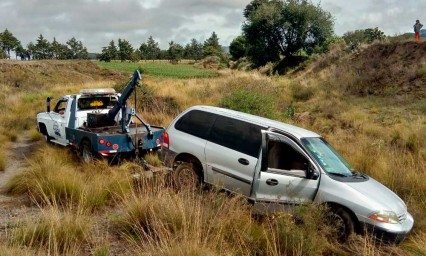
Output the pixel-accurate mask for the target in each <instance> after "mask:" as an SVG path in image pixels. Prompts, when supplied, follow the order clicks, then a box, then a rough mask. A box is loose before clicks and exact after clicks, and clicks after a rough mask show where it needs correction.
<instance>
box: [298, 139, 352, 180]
mask: <svg viewBox="0 0 426 256" xmlns="http://www.w3.org/2000/svg"><path fill="white" fill-rule="evenodd" d="M302 143H303V144H304V145H305V146H306V148H307V150H308V151H309V152H310V153H311V154H312V155H313V156H314V157H315V159H316V160H317V161H318V163H319V164H320V165H321V167H322V168H323V169H324V171H326V172H327V173H328V174H331V175H337V176H344V177H347V176H352V175H353V174H354V172H355V171H354V169H353V168H352V167H351V166H350V165H349V163H348V162H346V160H345V159H344V158H343V157H342V156H340V155H339V153H337V151H336V150H335V149H334V148H333V147H332V146H331V145H330V144H329V143H328V142H327V141H325V140H324V139H323V138H303V139H302Z"/></svg>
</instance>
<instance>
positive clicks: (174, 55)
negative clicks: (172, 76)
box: [167, 41, 184, 64]
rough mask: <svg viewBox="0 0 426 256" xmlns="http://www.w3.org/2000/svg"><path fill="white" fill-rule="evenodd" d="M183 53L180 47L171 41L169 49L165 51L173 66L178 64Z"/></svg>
mask: <svg viewBox="0 0 426 256" xmlns="http://www.w3.org/2000/svg"><path fill="white" fill-rule="evenodd" d="M183 51H184V49H183V47H182V45H180V44H177V43H175V42H173V41H171V42H170V43H169V49H168V50H167V53H168V55H169V61H170V62H171V63H174V64H176V63H178V62H179V61H180V60H181V59H182V56H183Z"/></svg>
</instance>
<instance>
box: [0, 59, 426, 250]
mask: <svg viewBox="0 0 426 256" xmlns="http://www.w3.org/2000/svg"><path fill="white" fill-rule="evenodd" d="M334 54H335V55H336V54H337V53H334ZM333 56H334V55H333ZM336 56H337V55H336ZM336 56H334V57H333V58H334V59H336V58H337V57H336ZM343 58H350V56H349V57H348V56H343ZM334 59H333V60H334ZM337 59H338V58H337ZM321 61H323V62H324V63H326V64H324V63H323V64H320V65H319V67H318V66H317V67H315V69H311V70H313V71H312V72H315V73H311V75H309V74H305V75H303V76H299V77H284V78H282V77H279V78H276V77H265V76H262V75H261V74H259V73H256V72H250V73H248V72H238V71H220V72H221V73H220V76H219V77H214V78H206V79H186V80H179V79H169V78H155V77H149V78H146V79H145V80H144V82H145V84H146V86H147V88H149V89H150V90H151V93H152V94H151V96H154V97H161V99H163V100H164V99H166V98H167V99H169V98H171V99H172V100H173V102H175V103H176V104H177V107H178V108H179V110H183V109H185V108H187V107H189V106H192V105H198V104H203V105H219V104H220V103H221V102H223V99H224V98H226V97H230V98H231V99H232V97H233V93H234V92H235V91H236V90H245V91H250V92H252V93H253V94H255V95H257V94H261V95H263V96H265V97H269V98H270V99H271V100H273V102H274V104H273V105H272V107H271V108H270V111H272V114H273V115H274V116H275V117H276V118H277V119H279V120H284V121H286V122H289V123H292V124H296V125H298V126H302V127H305V128H307V129H310V130H313V131H316V132H318V133H320V134H322V135H324V136H325V137H326V139H327V140H328V141H330V142H331V143H332V144H333V145H334V146H335V147H336V148H337V149H338V151H339V152H341V153H342V155H343V156H344V157H345V158H347V159H348V160H349V162H350V163H351V164H352V165H353V166H354V167H355V168H356V169H358V170H361V171H365V172H366V173H367V174H369V175H371V176H372V177H373V178H375V179H377V180H378V181H380V182H382V183H384V184H385V185H386V186H388V187H389V188H390V189H392V190H393V191H395V192H396V193H397V194H398V195H399V196H401V198H403V200H404V201H405V202H407V205H408V209H409V211H410V212H411V213H412V214H413V215H414V217H415V220H416V224H415V227H414V230H413V233H412V234H411V235H410V236H409V239H407V240H406V241H405V242H403V243H402V244H401V245H400V246H398V247H395V246H386V245H380V244H377V243H375V242H374V241H373V240H372V238H371V237H370V236H364V237H359V236H355V237H354V238H353V240H351V241H350V242H349V243H348V244H346V245H341V244H339V243H337V242H336V241H334V239H333V230H331V229H329V227H327V226H325V225H323V224H322V214H323V211H322V209H321V208H318V207H315V206H307V207H305V208H301V209H300V210H299V212H298V213H296V214H295V215H296V217H297V218H292V217H290V216H288V215H278V216H274V217H273V218H266V219H262V220H256V219H254V218H252V215H251V208H250V206H249V205H247V203H246V202H245V201H244V200H242V199H241V198H239V197H229V196H228V195H226V194H224V193H220V192H217V191H210V192H195V191H183V192H180V193H176V192H175V191H174V190H172V189H171V188H170V187H169V186H168V183H167V179H166V177H163V176H161V175H160V176H155V177H154V178H142V179H141V180H138V181H135V180H131V179H130V178H129V177H130V173H132V172H140V173H143V170H142V169H141V168H140V167H139V166H137V165H135V164H133V163H124V164H122V165H120V166H109V165H108V164H107V163H106V162H102V161H101V162H96V163H94V164H91V165H81V164H80V163H79V162H78V161H77V159H76V158H75V157H74V154H73V153H66V154H64V150H63V149H62V148H59V147H43V148H41V150H40V152H37V153H36V154H35V155H34V156H33V157H32V158H31V160H30V168H28V170H27V171H26V172H25V173H23V174H22V175H20V176H18V177H16V178H15V179H13V180H12V182H11V183H10V184H9V191H11V192H12V193H17V194H26V195H28V196H29V197H30V198H31V199H32V200H33V202H35V203H37V204H38V205H39V207H41V208H42V209H44V211H43V216H49V215H51V216H50V217H49V218H51V219H52V220H49V218H47V217H46V218H44V217H43V218H41V220H40V223H39V222H36V223H34V225H32V226H31V228H32V230H33V231H34V230H38V229H40V230H50V231H49V232H51V233H52V234H54V233H55V232H59V231H54V230H60V228H59V227H58V226H57V224H54V223H57V221H58V220H60V221H65V222H66V220H67V218H70V216H71V217H73V218H78V219H79V221H81V223H82V224H81V226H82V227H83V228H84V230H85V232H83V233H84V234H86V235H85V236H83V237H80V236H72V237H73V238H69V239H68V240H67V239H65V240H66V241H71V242H70V243H68V244H67V245H66V246H65V245H63V244H66V243H62V242H59V241H60V240H55V239H53V237H51V238H48V239H47V240H46V239H45V240H43V239H41V240H40V239H39V240H37V239H36V236H35V233H34V232H30V231H29V229H25V228H24V227H23V226H21V227H20V228H18V229H16V230H15V231H16V232H17V233H16V234H19V232H21V234H25V235H21V236H18V235H16V236H15V239H12V238H10V239H11V241H15V242H16V241H19V240H20V241H21V242H20V243H14V244H13V243H12V244H11V245H10V246H6V247H5V248H4V250H3V251H5V252H6V253H11V252H17V254H24V255H25V254H31V253H27V250H26V249H25V248H24V249H19V247H18V244H24V245H31V248H32V249H29V250H28V252H33V250H35V252H34V253H39V252H38V251H37V250H42V251H43V250H50V249H54V251H53V252H54V253H55V250H56V252H57V253H59V252H60V253H63V254H81V253H82V250H83V251H84V249H82V248H81V245H82V244H85V245H87V244H90V245H89V247H90V248H92V249H91V253H93V254H95V255H107V254H109V253H111V254H114V248H113V247H114V246H116V245H115V244H116V243H119V244H120V246H121V247H124V249H122V250H121V251H120V252H122V253H127V254H136V255H324V254H326V255H331V254H334V255H349V254H350V255H389V254H391V255H407V254H409V255H425V254H426V235H425V234H426V220H425V218H424V217H423V215H424V212H425V211H426V199H425V198H426V194H425V193H426V192H425V191H426V185H425V184H426V182H424V180H425V179H426V176H425V173H426V149H425V148H426V141H425V138H426V119H425V117H424V112H423V109H424V107H423V105H422V103H421V101H422V98H420V99H419V98H416V97H411V96H410V95H407V96H404V97H403V96H398V97H372V96H370V97H359V96H350V95H348V91H352V90H355V91H356V88H357V87H356V86H359V84H358V80H356V79H354V76H355V75H356V74H355V73H353V71H351V70H350V69H348V70H345V69H342V68H337V67H336V66H335V65H334V64H333V63H334V61H331V62H327V61H328V60H324V59H323V60H321ZM36 64H37V63H36ZM40 65H41V66H43V65H45V64H44V63H41V64H40ZM321 65H323V66H321ZM324 67H326V69H324ZM96 72H97V71H96ZM83 73H84V72H83ZM78 77H84V75H82V76H80V75H78ZM8 79H9V78H8ZM10 79H11V78H10ZM39 79H40V81H42V79H46V80H49V81H51V80H53V81H54V82H53V83H47V84H46V85H45V86H44V87H43V88H41V87H40V88H37V91H36V92H33V91H31V90H29V91H25V90H22V91H18V92H15V91H14V90H15V89H13V88H12V87H10V84H2V81H0V86H3V87H2V89H3V90H2V91H3V92H4V93H0V107H1V108H0V109H1V111H0V124H1V126H0V134H1V135H0V142H1V144H4V143H8V142H9V141H13V140H14V139H16V137H17V135H18V134H19V132H21V131H22V130H26V129H32V128H33V127H34V121H33V120H34V116H35V113H36V112H37V111H42V110H43V109H44V107H45V106H44V98H45V97H46V96H47V95H49V96H54V97H58V96H60V95H63V94H64V93H72V92H76V91H78V90H80V89H81V88H83V87H106V86H109V85H110V83H109V82H105V81H99V77H98V78H96V76H95V78H87V77H86V78H85V79H83V78H81V79H82V80H78V79H77V80H76V81H77V82H76V83H73V84H59V83H58V81H59V80H56V79H57V78H56V77H50V78H49V77H48V76H47V77H46V78H39ZM50 79H51V80H50ZM96 79H98V80H96ZM43 81H44V80H43ZM8 83H9V82H8ZM23 84H25V83H23ZM58 85H60V86H58ZM362 86H365V84H362ZM348 88H350V90H349V89H348ZM360 88H361V87H360ZM362 88H364V87H362ZM362 88H361V89H362ZM12 92H14V93H12ZM312 92H314V93H312ZM9 95H13V96H10V97H9ZM139 96H141V95H139ZM140 99H143V97H142V98H140ZM235 102H238V101H235ZM169 103H170V102H166V101H162V103H161V104H158V105H156V106H153V107H155V108H153V109H144V111H143V112H140V115H141V116H142V117H143V118H144V119H146V120H147V121H148V122H149V123H151V124H155V125H163V126H167V125H168V124H169V123H170V122H171V120H172V119H173V118H174V116H175V115H176V114H177V113H178V111H176V112H173V111H172V110H173V109H171V107H170V106H173V105H167V104H169ZM139 104H141V103H138V105H139ZM290 106H291V107H292V108H293V110H294V112H295V116H289V115H287V113H288V112H287V110H288V108H289V107H290ZM236 107H237V108H238V107H241V105H239V104H236ZM18 114H19V115H18ZM302 114H303V115H302ZM31 137H32V138H34V139H37V136H36V135H31ZM0 150H1V149H0ZM3 150H4V149H3ZM0 152H1V151H0ZM148 158H149V159H148V161H149V163H151V164H153V165H158V159H157V158H156V157H152V159H151V156H149V157H148ZM1 159H2V157H1V154H0V163H1ZM3 159H4V157H3ZM0 166H1V165H0ZM142 176H143V175H142ZM143 177H145V176H143ZM53 206H56V208H55V207H53ZM71 209H72V210H71ZM109 211H111V212H112V213H111V214H112V215H111V216H108V214H105V213H107V212H109ZM105 215H106V216H108V217H107V219H106V220H104V221H105V222H107V223H108V222H109V221H111V222H112V224H111V225H112V227H111V228H110V229H108V227H102V228H103V229H106V231H103V232H100V233H96V234H94V233H93V232H92V231H91V229H92V227H91V225H89V226H86V225H84V223H87V222H89V223H90V222H95V221H94V220H97V219H99V218H105ZM49 221H50V222H49ZM22 223H26V222H22ZM43 223H49V225H47V226H49V227H50V229H47V228H45V227H46V226H43V225H44V224H43ZM55 225H56V226H55ZM70 225H71V223H69V225H67V227H66V228H67V229H70V230H72V229H73V227H70ZM106 226H108V225H106ZM18 230H21V231H19V232H18ZM108 232H111V233H112V234H114V236H113V237H114V238H112V239H113V242H111V240H103V239H104V238H103V237H104V235H103V234H104V233H108ZM71 233H72V232H70V234H71ZM57 234H60V232H59V233H57ZM99 234H101V235H99ZM56 236H65V235H63V234H62V235H56ZM19 237H20V239H18V240H16V238H19ZM24 238H25V239H24ZM123 238H125V239H123ZM109 239H111V238H109ZM31 241H33V242H31ZM35 241H39V242H37V243H36V242H35ZM42 241H43V242H42ZM61 243H62V245H60V244H61ZM32 246H35V248H33V247H32ZM37 247H39V248H37ZM40 248H41V249H40ZM55 248H56V249H55ZM61 248H63V249H61ZM0 249H3V248H0ZM61 250H62V251H61ZM41 254H42V253H41Z"/></svg>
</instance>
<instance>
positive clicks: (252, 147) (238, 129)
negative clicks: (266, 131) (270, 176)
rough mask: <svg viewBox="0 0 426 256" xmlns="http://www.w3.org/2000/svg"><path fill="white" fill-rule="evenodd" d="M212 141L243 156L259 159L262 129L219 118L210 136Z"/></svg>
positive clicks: (234, 120) (241, 122) (231, 119)
mask: <svg viewBox="0 0 426 256" xmlns="http://www.w3.org/2000/svg"><path fill="white" fill-rule="evenodd" d="M210 141H211V142H213V143H216V144H219V145H221V146H224V147H227V148H230V149H233V150H236V151H239V152H241V153H243V154H246V155H249V156H252V157H258V154H259V150H260V145H261V143H262V133H261V127H260V126H257V125H254V124H250V123H247V122H244V121H241V120H237V119H233V118H228V117H223V116H218V118H217V120H216V122H215V123H214V125H213V128H212V131H211V134H210Z"/></svg>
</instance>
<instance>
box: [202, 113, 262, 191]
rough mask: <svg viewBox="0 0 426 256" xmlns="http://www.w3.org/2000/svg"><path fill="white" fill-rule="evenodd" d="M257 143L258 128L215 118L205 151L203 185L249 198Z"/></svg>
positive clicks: (228, 119) (256, 157) (259, 135)
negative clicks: (205, 174) (205, 179)
mask: <svg viewBox="0 0 426 256" xmlns="http://www.w3.org/2000/svg"><path fill="white" fill-rule="evenodd" d="M261 140H262V135H261V127H259V126H256V125H254V124H251V123H247V122H244V121H241V120H236V119H233V118H228V117H224V116H218V117H217V119H216V121H215V123H214V125H213V127H212V129H211V132H210V137H209V140H208V142H207V144H206V147H205V156H206V169H207V181H208V182H209V183H211V184H215V185H217V186H219V187H222V188H224V189H227V190H230V191H234V192H238V193H241V194H243V195H245V196H250V189H251V187H252V181H253V174H254V171H255V167H256V165H257V162H258V155H259V151H260V145H261Z"/></svg>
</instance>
